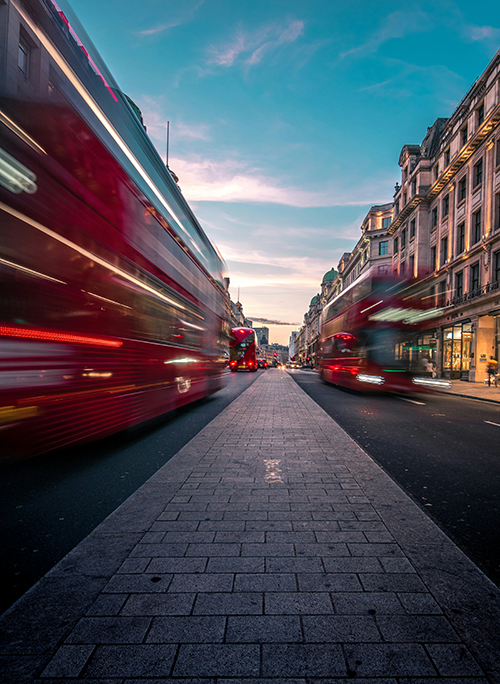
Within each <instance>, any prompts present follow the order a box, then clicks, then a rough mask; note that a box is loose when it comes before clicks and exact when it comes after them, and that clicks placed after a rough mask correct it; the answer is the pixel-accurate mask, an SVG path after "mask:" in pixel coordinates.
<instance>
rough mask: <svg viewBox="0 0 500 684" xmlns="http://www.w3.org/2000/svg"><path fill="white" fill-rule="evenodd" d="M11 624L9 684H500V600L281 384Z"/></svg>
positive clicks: (69, 563)
mask: <svg viewBox="0 0 500 684" xmlns="http://www.w3.org/2000/svg"><path fill="white" fill-rule="evenodd" d="M408 457H409V458H411V453H410V452H409V455H408ZM0 627H1V630H2V634H1V654H2V655H1V663H2V665H1V667H2V673H3V674H2V675H1V677H0V679H1V681H2V682H6V684H18V683H19V684H21V683H22V684H24V683H25V682H37V683H40V684H41V683H43V684H54V683H55V682H61V681H75V682H86V683H90V682H99V683H100V684H111V683H113V684H132V683H134V684H145V683H146V682H154V683H155V684H159V683H160V682H162V683H165V682H174V681H175V682H180V683H183V684H187V683H188V682H194V681H196V682H201V683H203V684H215V683H217V684H230V683H232V684H236V683H237V682H244V681H250V680H251V681H253V682H258V683H259V684H271V683H274V684H278V683H282V684H285V683H286V684H306V682H307V683H313V682H319V681H322V682H325V684H326V683H328V684H334V683H338V682H339V681H340V680H344V681H345V680H346V679H353V678H358V679H362V681H363V682H365V683H366V684H372V683H374V682H375V681H377V682H379V683H380V684H396V682H400V683H402V684H410V682H414V683H415V684H422V682H423V681H424V680H426V681H427V680H429V681H431V680H435V681H437V680H439V681H441V682H446V684H452V683H453V682H456V684H459V683H460V684H473V683H476V684H480V682H487V681H489V682H493V683H498V682H500V592H499V590H498V588H497V587H496V586H495V585H493V584H492V583H491V582H490V581H489V580H488V579H487V578H486V577H485V576H484V575H483V574H482V573H481V572H480V571H479V570H478V569H477V568H476V567H475V566H474V565H473V564H472V563H471V562H470V561H469V560H468V559H467V558H466V557H465V556H464V555H463V554H462V553H461V551H460V550H459V549H457V547H456V546H455V545H454V544H453V543H452V542H451V541H450V540H449V539H448V538H447V537H446V536H445V535H444V534H443V533H442V532H441V531H440V530H439V529H438V528H437V527H436V526H435V525H434V523H433V522H432V521H431V520H430V519H429V518H428V517H427V516H426V514H425V513H424V512H422V511H421V510H420V509H419V508H418V507H417V506H416V505H415V504H414V503H413V502H412V501H411V500H410V499H409V498H408V497H407V496H406V495H405V494H404V493H403V492H402V490H401V489H400V488H399V487H398V486H397V485H396V484H394V483H393V481H392V480H391V479H390V478H389V477H388V476H387V475H386V474H385V473H384V472H383V471H382V470H381V469H380V468H379V467H378V466H377V465H376V464H375V463H374V462H373V461H372V460H371V459H370V457H369V456H367V454H366V453H365V452H364V451H363V450H362V449H361V448H360V447H358V446H357V444H356V443H355V442H354V441H353V440H352V439H350V438H349V437H348V436H347V435H346V433H345V432H344V431H343V430H342V429H341V428H340V427H339V426H338V425H337V424H336V423H335V422H334V421H333V420H332V419H331V418H330V417H329V416H328V415H327V414H326V413H325V412H324V411H323V410H322V409H320V408H319V407H318V406H317V405H316V404H315V403H314V402H313V401H312V400H311V399H310V398H309V397H308V396H307V395H306V394H305V393H304V392H303V391H302V390H301V389H300V388H299V387H298V386H297V385H296V383H295V382H294V381H293V380H292V378H291V377H290V376H289V375H288V374H287V373H285V372H282V371H279V370H270V371H267V372H265V373H262V374H261V376H260V377H259V378H258V380H257V381H256V382H255V383H254V384H253V385H252V386H251V387H250V388H249V389H247V390H246V392H245V393H244V394H243V395H241V396H240V397H239V398H238V399H237V400H236V401H234V402H233V403H232V404H231V405H230V406H229V407H228V408H227V409H226V410H225V411H224V412H223V413H222V414H221V415H220V416H218V417H217V418H216V419H215V420H214V421H212V423H210V424H209V425H208V426H207V427H206V428H205V429H204V430H202V431H201V432H200V433H199V434H198V435H197V436H196V437H195V438H194V439H193V440H192V441H191V442H190V443H189V444H187V445H186V447H184V448H183V449H182V450H181V451H180V452H179V453H178V454H177V455H176V456H175V457H174V458H173V459H172V460H171V461H169V462H168V463H167V464H166V465H165V466H164V467H163V468H162V469H161V470H160V471H158V473H156V474H155V475H154V476H153V477H152V478H151V479H150V480H149V481H148V482H147V483H146V484H145V485H144V486H143V487H141V488H140V489H139V490H138V491H137V492H136V493H135V494H134V495H133V496H132V497H130V498H129V499H128V500H127V501H126V502H125V503H124V504H123V505H122V506H120V507H119V508H118V509H117V510H116V511H115V513H113V514H112V515H111V516H110V517H109V518H107V520H105V521H104V522H103V523H102V524H101V525H100V526H99V527H98V528H97V529H96V530H95V531H94V532H93V534H91V535H90V536H89V537H88V538H87V539H86V540H84V541H83V542H82V543H81V544H80V545H79V546H78V547H76V549H74V551H72V552H71V553H70V554H69V555H68V556H67V557H66V558H65V559H63V561H61V562H60V563H59V564H58V565H57V566H56V567H55V568H54V569H53V570H52V571H51V572H50V573H48V575H46V576H45V577H44V578H43V579H42V580H41V581H40V582H39V583H38V584H37V585H36V586H35V587H34V588H33V589H32V590H31V591H30V592H28V593H27V594H26V595H25V596H24V597H23V598H22V599H21V600H20V601H18V602H17V603H16V604H15V605H14V606H13V607H12V608H11V609H10V610H9V611H8V612H7V613H6V614H5V615H4V616H3V618H2V620H1V622H0Z"/></svg>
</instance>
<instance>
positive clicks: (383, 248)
mask: <svg viewBox="0 0 500 684" xmlns="http://www.w3.org/2000/svg"><path fill="white" fill-rule="evenodd" d="M378 253H379V255H380V256H383V255H384V254H389V240H384V241H383V242H379V243H378Z"/></svg>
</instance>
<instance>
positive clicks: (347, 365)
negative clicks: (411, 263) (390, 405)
mask: <svg viewBox="0 0 500 684" xmlns="http://www.w3.org/2000/svg"><path fill="white" fill-rule="evenodd" d="M426 301H428V300H427V299H426V298H425V296H423V294H422V292H420V291H419V289H418V286H417V285H416V284H415V283H409V282H403V281H400V280H396V279H394V278H389V277H381V276H377V275H374V274H373V273H372V271H367V273H366V274H364V275H363V276H361V277H360V278H358V280H356V281H355V282H354V283H352V284H351V285H350V286H349V287H347V288H346V289H345V290H344V291H343V292H342V293H341V294H339V295H337V296H336V297H334V298H333V299H332V300H331V301H330V302H328V303H327V304H326V306H325V308H324V309H323V314H322V324H321V336H320V366H319V367H320V375H321V378H322V379H323V380H324V381H325V382H329V383H332V384H335V385H340V386H342V387H347V388H350V389H355V390H381V391H392V392H401V391H403V392H408V391H425V390H429V389H432V388H438V387H444V386H446V387H449V382H448V381H446V380H439V379H436V378H433V377H432V373H431V372H425V371H424V368H431V367H432V359H431V358H430V357H429V354H431V355H432V349H430V348H429V347H428V346H427V347H426V345H422V344H421V339H419V338H421V336H422V330H423V327H424V325H425V323H427V322H428V321H429V320H430V319H432V318H434V317H437V316H439V315H440V314H441V313H442V309H436V308H431V307H430V306H428V305H427V304H426Z"/></svg>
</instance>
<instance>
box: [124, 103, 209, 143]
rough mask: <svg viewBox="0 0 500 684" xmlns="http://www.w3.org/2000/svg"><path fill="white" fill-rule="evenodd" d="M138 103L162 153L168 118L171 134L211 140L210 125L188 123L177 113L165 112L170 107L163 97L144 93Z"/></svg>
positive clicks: (177, 136) (151, 134)
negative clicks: (176, 115) (176, 114)
mask: <svg viewBox="0 0 500 684" xmlns="http://www.w3.org/2000/svg"><path fill="white" fill-rule="evenodd" d="M136 101H137V104H138V106H139V107H140V109H141V111H142V116H143V119H144V123H145V125H146V128H147V131H148V135H149V137H150V138H151V139H152V140H154V141H155V142H156V143H160V144H161V146H159V147H160V150H161V154H163V153H164V149H165V141H166V127H167V120H168V119H170V132H171V136H173V137H175V138H176V139H179V138H180V139H182V140H205V141H210V140H211V135H210V126H208V125H207V124H200V123H188V122H186V121H183V120H182V119H180V118H177V117H175V115H173V114H171V115H168V114H165V113H164V112H165V111H166V110H168V109H170V107H169V105H168V103H167V102H166V101H165V99H164V98H163V97H160V98H153V97H149V96H148V95H143V96H141V97H138V98H137V100H136Z"/></svg>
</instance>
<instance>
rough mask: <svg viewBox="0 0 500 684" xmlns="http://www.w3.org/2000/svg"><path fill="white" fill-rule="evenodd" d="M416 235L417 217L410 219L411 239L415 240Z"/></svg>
mask: <svg viewBox="0 0 500 684" xmlns="http://www.w3.org/2000/svg"><path fill="white" fill-rule="evenodd" d="M414 237H415V219H413V220H412V221H410V240H413V238H414Z"/></svg>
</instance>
